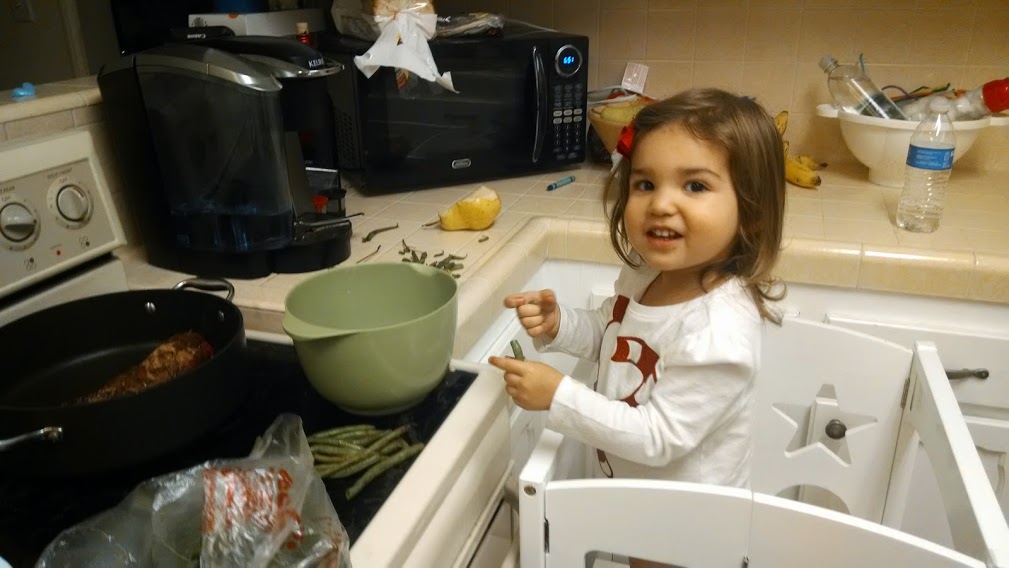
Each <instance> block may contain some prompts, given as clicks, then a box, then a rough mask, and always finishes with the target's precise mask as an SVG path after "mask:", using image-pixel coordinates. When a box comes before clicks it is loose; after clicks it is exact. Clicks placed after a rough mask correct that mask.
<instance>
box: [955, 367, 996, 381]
mask: <svg viewBox="0 0 1009 568" xmlns="http://www.w3.org/2000/svg"><path fill="white" fill-rule="evenodd" d="M988 375H989V373H988V369H958V370H950V369H946V378H948V379H949V380H951V381H952V380H954V379H970V378H976V379H987V378H988Z"/></svg>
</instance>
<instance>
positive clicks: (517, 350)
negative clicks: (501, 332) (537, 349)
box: [511, 339, 526, 361]
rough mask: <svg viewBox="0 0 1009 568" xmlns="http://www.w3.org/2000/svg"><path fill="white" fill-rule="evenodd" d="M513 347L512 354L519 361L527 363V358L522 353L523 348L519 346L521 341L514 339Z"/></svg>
mask: <svg viewBox="0 0 1009 568" xmlns="http://www.w3.org/2000/svg"><path fill="white" fill-rule="evenodd" d="M511 346H512V354H513V355H515V358H516V359H518V360H519V361H525V360H526V356H525V354H524V353H522V346H521V345H519V340H518V339H512V341H511Z"/></svg>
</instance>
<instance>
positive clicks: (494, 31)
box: [435, 12, 504, 37]
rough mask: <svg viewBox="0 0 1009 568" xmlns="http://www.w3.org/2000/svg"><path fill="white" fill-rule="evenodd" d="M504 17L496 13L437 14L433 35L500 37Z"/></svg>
mask: <svg viewBox="0 0 1009 568" xmlns="http://www.w3.org/2000/svg"><path fill="white" fill-rule="evenodd" d="M503 29H504V18H502V17H501V16H500V15H498V14H490V13H487V12H473V13H469V14H453V15H450V16H442V15H440V14H439V15H438V25H437V28H435V35H437V36H438V37H456V36H485V37H500V36H501V33H502V31H501V30H503Z"/></svg>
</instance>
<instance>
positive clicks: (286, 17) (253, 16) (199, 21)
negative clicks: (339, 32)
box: [189, 8, 326, 37]
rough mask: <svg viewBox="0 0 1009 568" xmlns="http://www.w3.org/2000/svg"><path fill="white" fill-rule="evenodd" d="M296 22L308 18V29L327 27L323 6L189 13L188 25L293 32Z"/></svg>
mask: <svg viewBox="0 0 1009 568" xmlns="http://www.w3.org/2000/svg"><path fill="white" fill-rule="evenodd" d="M298 22H308V31H310V32H320V31H323V30H324V29H325V28H326V23H325V20H323V15H322V10H319V9H318V8H311V9H305V10H279V11H276V12H250V13H247V14H190V15H189V27H191V28H192V27H203V26H225V27H228V28H231V30H232V31H234V32H235V35H266V36H281V37H283V36H293V35H294V34H295V29H294V26H295V24H297V23H298Z"/></svg>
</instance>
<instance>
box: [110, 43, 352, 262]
mask: <svg viewBox="0 0 1009 568" xmlns="http://www.w3.org/2000/svg"><path fill="white" fill-rule="evenodd" d="M227 39H231V40H238V39H240V40H241V41H237V42H228V41H226V40H227ZM211 43H213V42H211ZM306 49H307V50H308V51H310V52H311V53H308V54H306V53H300V51H303V50H306ZM292 50H293V51H294V52H296V55H297V54H300V55H301V56H302V57H301V59H298V58H297V57H295V58H294V59H293V60H292V58H291V57H285V56H284V55H286V54H290V53H291V51H292ZM277 54H282V55H277ZM314 55H318V54H317V52H315V51H314V50H312V49H311V48H309V47H308V46H304V45H302V44H300V43H298V42H294V41H291V40H286V39H281V38H258V40H257V38H250V37H243V38H225V39H223V40H220V41H219V42H218V44H216V45H213V46H211V45H208V44H200V43H178V44H168V45H165V46H161V47H157V48H153V49H150V50H147V51H144V52H141V53H138V54H134V55H130V56H127V57H124V58H122V60H120V61H119V62H117V63H116V64H113V65H108V66H106V67H105V68H103V69H102V71H101V73H100V74H99V76H98V84H99V88H100V89H101V92H102V97H103V100H104V102H105V105H104V106H105V110H106V113H107V115H108V123H109V126H110V129H111V138H112V140H113V144H114V146H115V149H116V153H117V156H118V158H119V161H120V166H121V169H122V171H123V175H124V177H125V181H126V182H127V183H126V185H127V196H128V198H129V200H130V205H131V207H132V209H133V212H134V215H135V216H136V219H137V222H138V228H139V230H140V232H141V234H142V238H143V241H144V246H145V248H146V250H147V255H148V260H149V262H151V263H152V264H154V265H157V266H162V267H165V268H169V269H174V270H179V271H182V272H188V273H194V274H199V275H203V276H227V277H239V278H254V277H260V276H265V275H266V274H269V273H271V272H304V271H309V270H316V269H320V268H325V267H328V266H332V265H334V264H336V263H338V262H340V261H342V260H344V259H345V258H347V256H349V253H350V250H349V248H350V245H349V240H350V233H351V227H350V222H349V220H348V219H347V218H346V216H345V212H344V211H343V210H342V207H338V208H336V209H337V210H335V211H334V207H330V208H329V209H328V210H327V211H319V210H317V209H316V208H315V207H314V206H313V204H312V197H313V196H314V195H315V194H318V193H322V194H324V195H325V196H326V197H327V198H332V203H336V204H341V203H342V199H341V198H342V193H343V192H342V191H341V190H340V189H339V182H338V179H339V178H338V175H333V176H331V179H332V180H335V181H332V182H331V183H330V184H329V185H327V187H322V188H319V187H310V185H309V182H308V177H307V176H306V173H305V166H306V162H307V164H308V165H312V166H321V167H323V168H325V167H329V166H331V165H332V164H335V156H333V154H332V152H333V151H334V150H333V147H334V145H333V144H332V142H330V141H329V140H331V139H332V137H333V133H332V121H331V120H330V121H329V124H325V122H324V120H322V121H320V120H314V121H308V120H306V119H305V118H304V116H303V113H302V116H297V115H294V114H292V113H290V112H286V113H285V112H284V108H285V107H293V108H298V107H306V106H310V107H311V108H315V109H319V110H318V113H319V115H321V116H323V117H325V116H326V113H327V112H328V113H330V116H331V112H332V110H331V108H329V107H328V105H327V103H328V98H325V89H324V88H321V89H320V88H318V86H315V85H312V84H309V85H306V84H304V83H301V82H299V83H297V84H293V83H290V82H289V81H303V80H314V79H318V80H324V79H325V76H327V75H331V74H332V73H335V72H338V71H339V66H338V65H339V64H332V65H331V66H327V64H326V62H325V61H324V60H323V59H322V58H321V56H318V57H315V56H314ZM299 61H302V62H303V63H302V64H301V65H299V64H298V62H299ZM310 65H314V66H315V67H316V68H315V69H312V68H309V66H310ZM278 77H279V78H278ZM285 84H289V85H290V87H288V86H285ZM313 87H314V88H313ZM309 97H313V98H312V100H311V101H310V104H309ZM320 107H321V108H320ZM307 123H312V124H315V125H318V126H317V127H316V126H313V127H311V128H309V127H306V124H307ZM303 150H307V151H309V152H310V155H309V156H308V157H307V159H306V156H305V154H304V153H303ZM335 173H336V172H335V171H334V174H335Z"/></svg>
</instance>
